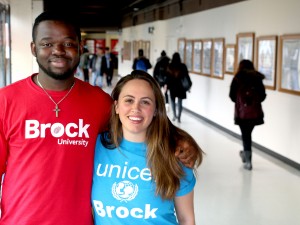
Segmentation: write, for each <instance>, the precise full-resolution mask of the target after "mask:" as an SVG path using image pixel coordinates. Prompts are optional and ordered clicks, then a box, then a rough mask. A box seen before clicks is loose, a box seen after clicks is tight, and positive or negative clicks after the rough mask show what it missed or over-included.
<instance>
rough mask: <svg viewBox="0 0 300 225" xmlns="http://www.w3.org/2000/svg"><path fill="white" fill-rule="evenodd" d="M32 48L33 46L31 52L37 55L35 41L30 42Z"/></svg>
mask: <svg viewBox="0 0 300 225" xmlns="http://www.w3.org/2000/svg"><path fill="white" fill-rule="evenodd" d="M30 48H31V54H32V55H33V56H34V57H36V45H35V43H34V42H33V41H32V42H31V43H30Z"/></svg>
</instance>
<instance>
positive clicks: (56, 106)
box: [36, 75, 75, 117]
mask: <svg viewBox="0 0 300 225" xmlns="http://www.w3.org/2000/svg"><path fill="white" fill-rule="evenodd" d="M36 81H37V83H38V84H39V86H40V87H41V88H42V89H43V91H44V92H45V93H46V95H47V96H48V97H49V98H50V100H51V101H52V102H53V103H54V104H55V109H53V111H54V112H55V114H56V117H58V112H60V108H58V105H59V103H61V102H62V101H63V100H64V99H65V98H66V97H67V96H68V95H69V94H70V92H71V91H72V89H73V87H74V85H75V81H74V83H73V84H72V86H71V88H70V90H69V91H68V93H67V94H66V95H65V96H64V97H63V98H62V99H61V100H59V101H58V102H55V101H54V100H53V98H52V97H51V95H50V94H49V93H48V92H47V91H46V89H45V88H44V87H43V85H42V84H41V83H40V81H39V75H37V76H36Z"/></svg>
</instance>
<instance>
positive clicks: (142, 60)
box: [132, 49, 152, 72]
mask: <svg viewBox="0 0 300 225" xmlns="http://www.w3.org/2000/svg"><path fill="white" fill-rule="evenodd" d="M151 68H152V65H151V63H150V61H149V59H148V58H146V57H145V56H144V50H143V49H139V51H138V57H136V58H135V59H134V60H133V65H132V69H133V70H143V71H145V72H147V71H148V69H151Z"/></svg>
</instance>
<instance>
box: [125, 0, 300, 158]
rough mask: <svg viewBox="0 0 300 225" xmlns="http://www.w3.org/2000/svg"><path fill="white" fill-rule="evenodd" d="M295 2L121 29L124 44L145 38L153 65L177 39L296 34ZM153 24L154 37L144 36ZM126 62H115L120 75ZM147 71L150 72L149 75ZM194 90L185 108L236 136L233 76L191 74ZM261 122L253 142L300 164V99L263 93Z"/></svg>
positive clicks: (298, 4)
mask: <svg viewBox="0 0 300 225" xmlns="http://www.w3.org/2000/svg"><path fill="white" fill-rule="evenodd" d="M299 8H300V1H299V0H286V1H279V0H275V1H274V0H249V1H244V2H240V3H236V4H232V5H228V6H224V7H220V8H216V9H212V10H207V11H204V12H200V13H194V14H191V15H187V16H181V17H177V18H173V19H170V20H165V21H157V22H153V23H147V24H144V25H138V26H134V27H129V28H124V29H123V31H122V35H121V38H120V44H121V45H122V43H123V41H133V40H140V39H141V40H150V41H151V58H150V61H151V63H152V64H153V65H154V64H155V61H156V58H157V57H158V56H159V53H160V51H161V50H163V49H165V50H166V51H167V53H168V54H169V55H170V56H171V55H172V54H173V53H174V52H175V51H177V39H178V38H182V37H185V38H188V39H198V38H219V37H224V38H225V42H226V43H225V44H235V42H236V34H237V33H240V32H255V35H256V37H258V36H263V35H282V34H288V33H300V28H299V25H298V22H299V16H298V9H299ZM149 26H153V27H154V28H155V29H154V35H151V34H149V33H148V27H149ZM131 65H132V60H131V61H123V63H122V62H121V63H120V67H119V68H120V71H119V73H120V74H121V75H125V74H127V73H130V71H131ZM149 72H150V73H152V71H149ZM191 78H192V81H193V88H192V91H191V93H189V94H188V98H187V100H185V101H184V102H183V104H184V107H185V108H187V109H189V110H191V111H193V112H195V113H196V114H199V115H201V116H203V117H205V118H207V119H208V120H211V121H213V122H214V123H217V124H219V125H220V126H222V127H224V128H226V129H229V130H230V131H232V132H234V133H237V134H240V131H239V128H238V126H235V125H234V124H233V108H234V104H233V103H232V102H231V101H230V100H229V98H228V93H229V87H230V83H231V80H232V78H233V76H232V75H227V74H226V75H225V77H224V79H223V80H220V79H213V78H209V77H205V76H201V75H196V74H191ZM263 108H264V111H265V115H266V116H265V124H264V125H262V126H257V127H256V128H255V130H254V132H253V141H254V142H255V143H257V144H259V145H261V146H263V147H265V148H267V149H269V150H271V151H273V152H275V153H277V154H279V155H281V156H284V157H286V158H288V159H290V160H292V161H294V162H296V163H298V164H299V163H300V151H299V148H300V147H299V146H300V138H299V137H300V120H299V112H300V96H296V95H291V94H286V93H282V92H279V91H278V90H275V91H273V90H267V99H266V101H265V102H264V103H263Z"/></svg>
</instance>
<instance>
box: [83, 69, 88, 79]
mask: <svg viewBox="0 0 300 225" xmlns="http://www.w3.org/2000/svg"><path fill="white" fill-rule="evenodd" d="M83 78H84V81H86V82H89V80H90V77H89V69H83Z"/></svg>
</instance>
